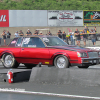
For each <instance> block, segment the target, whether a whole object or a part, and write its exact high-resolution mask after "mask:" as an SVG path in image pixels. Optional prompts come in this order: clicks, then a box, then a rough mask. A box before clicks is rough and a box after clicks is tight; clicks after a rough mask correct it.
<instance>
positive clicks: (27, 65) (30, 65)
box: [24, 64, 36, 68]
mask: <svg viewBox="0 0 100 100" xmlns="http://www.w3.org/2000/svg"><path fill="white" fill-rule="evenodd" d="M24 65H25V66H26V67H27V68H33V67H35V66H36V64H24Z"/></svg>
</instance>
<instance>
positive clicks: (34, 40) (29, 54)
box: [0, 35, 100, 68]
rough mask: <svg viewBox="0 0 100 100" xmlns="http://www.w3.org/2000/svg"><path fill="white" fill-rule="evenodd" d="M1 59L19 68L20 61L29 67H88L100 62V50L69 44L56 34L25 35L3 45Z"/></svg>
mask: <svg viewBox="0 0 100 100" xmlns="http://www.w3.org/2000/svg"><path fill="white" fill-rule="evenodd" d="M0 59H1V62H2V64H3V66H4V67H6V68H17V67H18V66H19V64H20V63H21V64H24V65H25V66H26V67H28V68H32V67H35V66H36V65H37V64H39V63H41V64H43V65H48V66H50V65H51V66H55V67H56V68H69V67H71V66H78V68H88V67H89V66H90V65H96V64H99V63H100V50H92V49H89V48H83V47H78V46H75V45H68V44H67V43H66V42H64V41H63V40H62V39H60V38H58V37H56V36H47V35H46V36H44V35H37V36H36V35H35V36H23V37H16V38H14V39H12V41H11V42H10V43H9V44H8V45H7V46H1V47H0Z"/></svg>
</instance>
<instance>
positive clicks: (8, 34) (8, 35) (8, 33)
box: [7, 31, 11, 39]
mask: <svg viewBox="0 0 100 100" xmlns="http://www.w3.org/2000/svg"><path fill="white" fill-rule="evenodd" d="M10 37H11V33H10V32H9V31H7V38H8V39H10Z"/></svg>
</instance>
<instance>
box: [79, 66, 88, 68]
mask: <svg viewBox="0 0 100 100" xmlns="http://www.w3.org/2000/svg"><path fill="white" fill-rule="evenodd" d="M88 67H89V66H78V68H88Z"/></svg>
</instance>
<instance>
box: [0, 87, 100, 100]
mask: <svg viewBox="0 0 100 100" xmlns="http://www.w3.org/2000/svg"><path fill="white" fill-rule="evenodd" d="M0 92H13V93H25V94H37V95H48V96H59V97H72V98H84V99H96V100H100V97H90V96H80V95H69V94H56V93H45V92H32V91H15V90H2V89H0Z"/></svg>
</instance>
